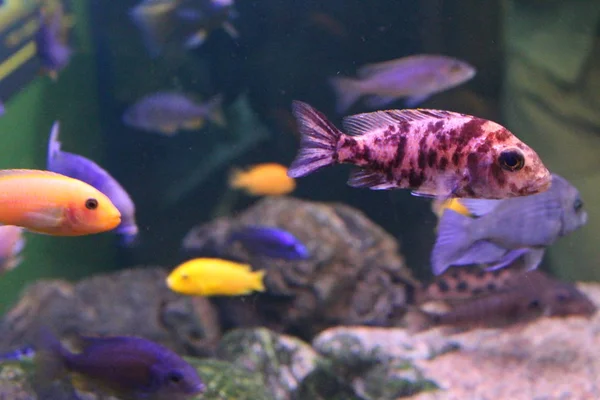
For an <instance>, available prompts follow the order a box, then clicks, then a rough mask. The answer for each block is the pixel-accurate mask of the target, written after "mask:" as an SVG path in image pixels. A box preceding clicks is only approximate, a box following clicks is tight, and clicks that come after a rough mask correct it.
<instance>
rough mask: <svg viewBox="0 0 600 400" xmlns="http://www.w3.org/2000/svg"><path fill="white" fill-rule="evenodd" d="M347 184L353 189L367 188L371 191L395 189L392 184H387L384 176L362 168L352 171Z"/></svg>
mask: <svg viewBox="0 0 600 400" xmlns="http://www.w3.org/2000/svg"><path fill="white" fill-rule="evenodd" d="M347 183H348V185H349V186H352V187H355V188H369V189H371V190H386V189H393V188H396V187H397V186H396V185H395V184H394V183H393V182H389V181H388V180H387V177H386V176H385V175H384V174H382V173H380V172H376V171H369V170H367V169H362V168H355V169H353V170H352V171H351V172H350V177H349V178H348V182H347Z"/></svg>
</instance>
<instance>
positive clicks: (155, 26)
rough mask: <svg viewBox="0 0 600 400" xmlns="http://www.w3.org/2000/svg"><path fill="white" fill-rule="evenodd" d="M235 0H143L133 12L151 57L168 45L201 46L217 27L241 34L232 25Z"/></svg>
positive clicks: (132, 15) (133, 17) (132, 14)
mask: <svg viewBox="0 0 600 400" xmlns="http://www.w3.org/2000/svg"><path fill="white" fill-rule="evenodd" d="M233 7H234V1H233V0H143V1H141V2H140V3H139V4H138V5H137V6H135V7H134V8H133V9H132V10H131V11H130V17H131V18H132V20H133V22H134V23H135V25H136V26H137V28H138V29H139V30H140V32H141V34H142V37H143V41H144V44H145V46H146V48H147V50H148V52H149V53H150V55H151V56H152V57H157V56H158V55H160V54H161V52H162V51H163V50H164V48H165V47H166V46H177V47H180V48H183V49H190V48H195V47H198V46H201V45H202V44H203V43H204V41H205V40H206V38H207V37H208V35H209V34H210V33H211V32H212V31H213V30H215V29H218V28H223V29H225V31H226V32H227V33H228V34H229V35H231V36H232V37H233V38H237V37H238V33H237V31H236V29H235V28H234V27H233V25H232V24H231V20H232V19H233V18H234V17H235V15H236V13H235V11H234V8H233Z"/></svg>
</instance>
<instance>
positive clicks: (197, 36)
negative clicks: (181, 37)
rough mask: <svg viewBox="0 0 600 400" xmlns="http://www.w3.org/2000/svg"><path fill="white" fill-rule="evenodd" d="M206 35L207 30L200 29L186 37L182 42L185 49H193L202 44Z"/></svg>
mask: <svg viewBox="0 0 600 400" xmlns="http://www.w3.org/2000/svg"><path fill="white" fill-rule="evenodd" d="M207 37H208V32H207V31H206V30H205V29H201V30H199V31H198V32H196V33H194V34H193V35H191V36H190V37H188V38H187V39H186V41H185V43H184V46H185V48H186V49H193V48H196V47H200V46H202V44H203V43H204V42H205V41H206V38H207Z"/></svg>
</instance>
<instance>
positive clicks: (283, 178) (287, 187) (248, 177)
mask: <svg viewBox="0 0 600 400" xmlns="http://www.w3.org/2000/svg"><path fill="white" fill-rule="evenodd" d="M287 172H288V168H287V167H285V166H283V165H281V164H277V163H264V164H256V165H253V166H251V167H248V168H247V169H246V170H240V169H237V168H234V169H233V170H232V171H231V173H230V175H229V187H230V188H232V189H242V190H244V191H245V192H246V193H248V194H249V195H252V196H279V195H284V194H289V193H291V192H293V191H294V189H296V181H295V180H294V179H293V178H290V177H289V176H288V175H287Z"/></svg>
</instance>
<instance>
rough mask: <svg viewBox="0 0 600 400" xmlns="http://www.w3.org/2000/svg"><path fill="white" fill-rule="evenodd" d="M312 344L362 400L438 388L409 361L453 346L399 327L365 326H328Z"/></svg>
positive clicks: (337, 375)
mask: <svg viewBox="0 0 600 400" xmlns="http://www.w3.org/2000/svg"><path fill="white" fill-rule="evenodd" d="M313 347H314V348H315V349H316V350H317V351H318V352H319V353H320V354H322V355H323V356H325V357H327V358H328V359H329V360H331V361H332V362H333V367H331V368H330V370H331V371H333V372H332V373H333V374H334V375H335V376H336V377H337V379H338V380H342V381H345V382H348V383H349V384H350V386H351V387H352V388H353V390H354V393H355V394H356V395H357V396H359V398H361V399H364V400H375V399H378V400H387V399H389V400H393V399H397V398H399V397H405V396H410V395H413V394H415V393H419V392H421V391H426V390H432V389H435V388H437V386H436V384H435V383H434V382H433V381H431V380H429V379H426V378H425V377H424V375H423V373H422V372H421V370H420V369H419V368H416V367H415V366H414V365H413V364H412V361H414V360H416V359H428V358H430V357H432V356H435V355H436V354H438V353H439V352H442V351H448V350H450V349H453V348H454V346H452V344H451V343H450V342H449V341H445V340H441V341H439V342H419V341H415V340H413V339H412V338H411V336H410V335H408V334H407V333H406V331H405V330H404V329H400V328H395V329H393V328H368V327H338V328H331V329H328V330H326V331H324V332H322V333H321V334H319V335H318V336H317V337H316V338H315V340H314V341H313ZM330 374H331V373H330Z"/></svg>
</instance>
